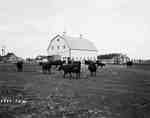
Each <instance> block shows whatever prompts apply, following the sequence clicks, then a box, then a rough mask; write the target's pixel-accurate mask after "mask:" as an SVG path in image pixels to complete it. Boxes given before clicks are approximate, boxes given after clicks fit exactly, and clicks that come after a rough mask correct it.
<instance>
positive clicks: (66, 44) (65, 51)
mask: <svg viewBox="0 0 150 118" xmlns="http://www.w3.org/2000/svg"><path fill="white" fill-rule="evenodd" d="M47 52H48V55H49V56H52V55H59V56H60V57H61V59H62V60H67V59H68V58H70V59H72V60H81V61H82V60H85V59H87V60H88V59H90V60H96V59H97V52H98V51H97V49H96V47H95V46H94V44H93V43H92V42H91V41H89V40H87V39H84V38H82V36H81V35H80V37H70V36H66V35H65V34H64V35H57V36H55V37H54V38H52V40H51V41H50V43H49V46H48V49H47Z"/></svg>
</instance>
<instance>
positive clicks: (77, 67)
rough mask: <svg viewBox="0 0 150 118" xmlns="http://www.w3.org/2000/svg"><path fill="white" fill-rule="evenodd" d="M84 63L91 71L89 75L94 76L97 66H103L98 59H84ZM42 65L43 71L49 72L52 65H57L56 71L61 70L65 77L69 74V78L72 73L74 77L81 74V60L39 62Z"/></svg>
mask: <svg viewBox="0 0 150 118" xmlns="http://www.w3.org/2000/svg"><path fill="white" fill-rule="evenodd" d="M84 64H85V65H87V66H88V70H89V71H90V73H91V76H93V75H95V76H96V71H97V69H98V68H99V67H101V68H103V67H104V66H105V64H104V63H101V62H99V61H91V60H85V62H84ZM40 65H41V66H42V71H43V73H51V69H52V66H55V67H56V68H57V67H58V69H57V70H58V71H63V73H64V74H63V77H64V78H65V77H66V75H67V74H69V78H70V79H71V78H72V75H73V74H75V75H76V79H78V78H80V74H81V62H80V61H68V63H65V61H61V60H57V61H49V62H43V63H40Z"/></svg>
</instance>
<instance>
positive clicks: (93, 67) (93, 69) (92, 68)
mask: <svg viewBox="0 0 150 118" xmlns="http://www.w3.org/2000/svg"><path fill="white" fill-rule="evenodd" d="M88 70H89V71H90V73H91V76H93V73H95V76H96V70H97V67H96V64H95V63H90V64H88Z"/></svg>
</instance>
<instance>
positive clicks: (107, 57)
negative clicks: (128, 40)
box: [97, 53, 130, 64]
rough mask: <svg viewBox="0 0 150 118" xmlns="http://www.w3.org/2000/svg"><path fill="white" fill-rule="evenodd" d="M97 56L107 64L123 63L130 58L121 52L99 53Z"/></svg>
mask: <svg viewBox="0 0 150 118" xmlns="http://www.w3.org/2000/svg"><path fill="white" fill-rule="evenodd" d="M97 58H98V60H100V61H101V62H103V63H108V64H124V63H126V62H127V61H129V60H130V58H129V57H128V56H127V55H124V54H121V53H112V54H104V55H99V56H98V57H97Z"/></svg>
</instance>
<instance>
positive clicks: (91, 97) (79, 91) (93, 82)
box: [0, 64, 150, 118]
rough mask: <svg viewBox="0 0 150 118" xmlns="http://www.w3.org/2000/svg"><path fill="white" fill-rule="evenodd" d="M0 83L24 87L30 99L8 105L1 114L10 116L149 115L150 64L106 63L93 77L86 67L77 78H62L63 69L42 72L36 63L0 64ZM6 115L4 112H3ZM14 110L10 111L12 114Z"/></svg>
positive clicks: (98, 117)
mask: <svg viewBox="0 0 150 118" xmlns="http://www.w3.org/2000/svg"><path fill="white" fill-rule="evenodd" d="M0 85H1V86H2V85H5V86H7V87H10V88H11V87H16V88H18V89H19V88H23V90H24V91H27V92H29V93H28V94H27V95H25V96H24V97H25V98H28V97H30V98H31V100H30V102H29V103H28V104H27V105H24V106H21V107H19V108H13V107H12V108H8V109H7V110H8V112H7V113H5V112H2V111H1V113H0V116H1V117H6V116H7V115H9V117H10V118H11V116H12V118H148V117H149V116H150V67H149V66H146V67H145V66H139V65H138V66H133V67H129V68H126V66H122V65H107V66H106V67H105V68H103V69H98V72H97V76H96V77H90V73H89V72H88V71H86V72H82V73H81V78H80V79H78V80H77V79H71V80H69V79H67V78H66V79H64V78H63V73H62V72H59V71H52V74H51V75H49V74H43V73H41V67H40V66H38V65H30V64H28V65H25V66H24V72H16V68H15V67H14V66H13V65H11V64H0ZM4 114H5V115H6V116H5V115H4ZM12 114H13V115H12Z"/></svg>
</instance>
